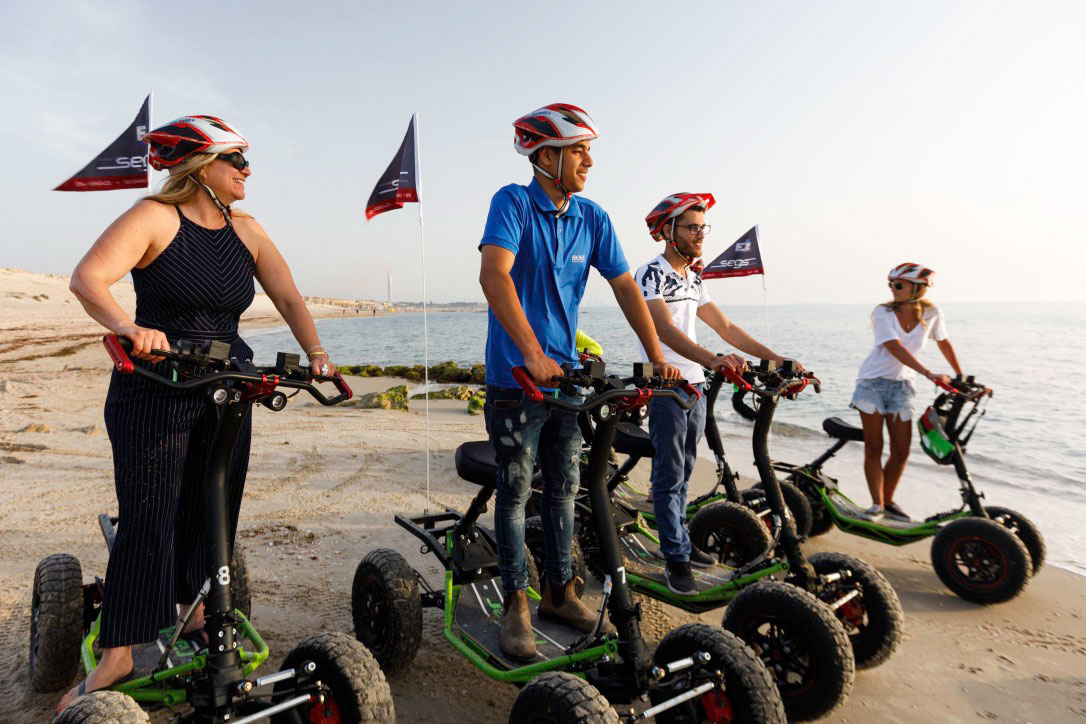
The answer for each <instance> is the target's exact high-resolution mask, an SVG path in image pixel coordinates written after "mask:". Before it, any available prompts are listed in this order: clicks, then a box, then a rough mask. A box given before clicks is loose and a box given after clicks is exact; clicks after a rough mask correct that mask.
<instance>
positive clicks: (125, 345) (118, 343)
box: [102, 334, 354, 406]
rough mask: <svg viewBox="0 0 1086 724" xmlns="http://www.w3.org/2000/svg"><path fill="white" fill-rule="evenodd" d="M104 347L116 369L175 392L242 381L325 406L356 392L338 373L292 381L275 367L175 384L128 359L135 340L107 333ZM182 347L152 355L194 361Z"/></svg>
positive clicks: (343, 399)
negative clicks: (323, 386) (327, 387)
mask: <svg viewBox="0 0 1086 724" xmlns="http://www.w3.org/2000/svg"><path fill="white" fill-rule="evenodd" d="M102 344H103V345H105V348H106V352H108V353H109V356H110V358H111V359H112V360H113V366H114V368H115V369H116V370H117V371H118V372H121V373H122V374H138V375H139V376H141V377H146V378H148V379H151V380H154V381H155V382H158V383H159V384H162V385H165V386H167V387H173V388H175V389H195V388H199V387H207V386H209V385H211V384H214V383H216V382H226V381H228V380H237V381H240V382H248V383H251V384H255V385H261V386H262V387H264V388H266V389H268V391H270V390H271V389H274V388H275V387H289V388H293V389H298V390H305V391H306V392H308V393H309V394H310V395H312V396H313V398H314V399H316V400H317V402H319V403H321V404H322V405H326V406H332V405H338V404H339V403H340V402H343V401H345V400H349V399H350V398H351V397H352V396H353V395H354V393H353V392H352V391H351V388H350V386H349V385H348V384H347V381H346V380H344V379H343V377H342V376H341V375H340V373H339V371H338V370H337V371H336V372H335V373H333V374H331V375H313V374H310V373H309V372H308V371H306V372H305V375H306V377H307V379H302V380H299V379H292V378H289V377H284V376H281V373H280V372H278V371H277V370H275V369H274V368H267V367H265V368H256V371H255V372H240V371H222V372H213V373H211V374H208V375H203V376H201V377H196V378H194V379H190V380H185V381H183V382H175V381H173V380H171V379H169V378H167V377H164V376H162V375H160V374H156V373H155V372H151V371H150V370H147V369H144V368H143V367H137V366H136V365H135V364H134V363H133V362H132V358H131V357H129V356H128V353H129V352H131V351H132V340H130V339H128V338H127V337H118V336H117V335H115V334H107V335H104V336H103V337H102ZM178 349H179V348H178V345H176V344H173V343H171V344H170V349H169V350H161V349H153V350H151V353H152V354H154V355H158V356H161V357H166V358H167V359H173V360H178V361H190V360H187V358H186V356H185V355H183V354H181V353H180V352H179V351H178ZM311 380H316V381H318V382H331V383H332V384H334V385H335V387H336V389H337V390H338V391H339V394H338V395H336V396H335V397H328V396H327V395H325V394H324V393H323V392H321V391H320V389H318V388H317V386H316V385H314V384H313V383H312V382H311Z"/></svg>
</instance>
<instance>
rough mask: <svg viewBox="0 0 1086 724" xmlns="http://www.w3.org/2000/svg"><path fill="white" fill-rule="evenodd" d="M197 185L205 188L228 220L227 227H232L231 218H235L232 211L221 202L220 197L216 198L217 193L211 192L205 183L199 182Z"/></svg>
mask: <svg viewBox="0 0 1086 724" xmlns="http://www.w3.org/2000/svg"><path fill="white" fill-rule="evenodd" d="M196 183H198V184H200V185H201V186H203V187H204V191H206V192H207V195H208V196H210V197H211V200H212V201H213V202H214V203H215V206H217V207H219V211H221V212H222V217H223V218H224V219H226V224H227V226H231V225H232V224H231V223H230V218H231V217H232V216H233V214H232V213H231V211H230V207H229V206H226V205H224V204H223V202H221V201H219V197H218V196H216V195H215V192H214V191H212V190H211V187H210V186H208V185H207V184H205V183H204V182H203V181H199V180H197V182H196Z"/></svg>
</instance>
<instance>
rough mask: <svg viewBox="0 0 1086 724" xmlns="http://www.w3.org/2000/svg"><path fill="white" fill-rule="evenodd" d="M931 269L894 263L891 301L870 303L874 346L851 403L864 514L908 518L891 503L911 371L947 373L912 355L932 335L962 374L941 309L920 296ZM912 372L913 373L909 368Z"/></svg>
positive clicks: (908, 428)
mask: <svg viewBox="0 0 1086 724" xmlns="http://www.w3.org/2000/svg"><path fill="white" fill-rule="evenodd" d="M934 276H935V272H933V271H932V270H931V269H927V268H925V267H922V266H920V265H919V264H911V263H906V264H899V265H898V266H896V267H894V268H893V269H891V270H890V274H889V276H888V279H889V280H890V290H891V291H892V292H893V295H894V299H893V301H891V302H886V303H885V304H880V305H879V306H877V307H875V311H874V312H873V313H872V315H871V318H872V321H873V322H874V326H875V347H874V349H872V350H871V354H869V355H867V359H865V360H864V362H863V364H862V365H860V371H859V373H858V374H857V375H856V391H855V392H854V393H853V395H852V404H851V406H852V407H854V408H856V409H857V410H859V412H860V420H861V421H862V422H863V430H864V475H865V476H866V477H867V487H868V489H869V490H870V491H871V502H872V505H871V507H870V508H868V509H867V516H868V517H869V518H880V517H882V516H883V515H887V516H890V517H893V518H897V519H899V520H909V516H907V515H906V514H905V511H903V510H902V509H901V506H899V505H898V504H897V503H895V502H893V501H894V491H895V490H896V489H897V484H898V481H900V480H901V474H902V472H904V471H905V463H906V461H907V460H908V458H909V446H910V445H911V444H912V432H913V428H912V416H913V403H912V401H913V397H914V396H915V395H916V388H915V387H914V386H913V380H914V379H915V378H916V372H919V373H920V374H922V375H924V376H925V377H927V378H928V379H929V380H931V381H933V382H934V381H935V380H942V381H943V382H944V383H949V382H950V378H949V377H948V376H947V375H937V374H934V373H932V372H931V371H930V370H928V368H927V367H925V366H924V365H923V364H921V363H920V361H919V360H918V359H917V358H918V357H919V356H920V352H921V350H923V349H924V347H925V346H926V345H927V342H928V338H929V337H931V338H934V339H935V343H936V344H937V345H939V351H940V352H942V353H943V356H944V357H945V358H946V361H947V362H949V363H950V366H951V367H953V368H954V371H955V372H956V373H958V374H959V375H960V374H961V373H962V369H961V366H960V365H959V364H958V357H957V355H955V354H954V347H953V346H951V344H950V339H949V338H948V337H947V334H946V325H945V324H944V323H943V312H942V311H941V310H940V309H939V308H938V307H936V306H935V305H934V304H932V303H931V301H929V300H928V299H925V298H924V294H925V293H926V292H927V291H928V289H929V288H930V287H931V286H932V281H933V279H932V277H934ZM914 370H915V372H914ZM884 423H885V425H886V429H887V430H889V432H890V456H889V458H887V460H886V464H885V465H883V464H882V426H883V424H884Z"/></svg>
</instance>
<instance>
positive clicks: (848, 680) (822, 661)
mask: <svg viewBox="0 0 1086 724" xmlns="http://www.w3.org/2000/svg"><path fill="white" fill-rule="evenodd" d="M723 626H724V628H725V629H727V630H728V631H731V632H732V633H734V634H735V635H737V636H738V637H739V638H740V639H742V640H743V642H744V643H746V644H747V645H748V646H750V647H751V648H752V649H753V650H754V653H755V654H757V655H758V657H759V658H760V659H761V660H762V661H763V662H764V663H765V665H766V668H767V669H768V670H769V673H770V675H771V676H773V678H774V680H775V681H776V684H777V690H778V691H779V692H780V694H781V700H782V701H783V702H784V709H785V711H786V712H787V714H788V718H789V720H791V721H807V720H810V719H818V718H820V717H824V716H826V715H827V714H829V713H830V712H831V711H833V710H834V709H836V708H837V707H838V706H840V705H841V704H842V703H844V701H845V699H847V698H848V695H849V692H851V691H852V684H853V682H854V680H855V677H856V663H855V660H854V658H853V656H852V646H851V644H850V643H849V640H848V634H847V633H845V629H844V627H842V626H841V623H840V621H838V620H837V618H836V617H835V616H834V615H833V612H832V611H830V610H829V608H827V607H826V606H825V605H824V604H823V603H821V602H820V601H819V600H818V599H817V598H815V597H814V596H813V595H811V594H810V593H808V592H807V591H804V590H803V589H800V588H797V587H795V586H791V585H788V584H785V583H778V582H775V581H759V582H758V583H755V584H754V585H752V586H750V587H749V588H746V589H744V590H742V591H741V592H740V593H739V595H738V596H736V597H735V599H734V600H732V602H731V604H730V605H729V606H728V610H727V611H726V612H725V613H724V622H723Z"/></svg>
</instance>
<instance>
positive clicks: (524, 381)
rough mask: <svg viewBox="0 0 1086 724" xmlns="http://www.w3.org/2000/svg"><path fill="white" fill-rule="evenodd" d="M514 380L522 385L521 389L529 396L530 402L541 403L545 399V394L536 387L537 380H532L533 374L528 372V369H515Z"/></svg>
mask: <svg viewBox="0 0 1086 724" xmlns="http://www.w3.org/2000/svg"><path fill="white" fill-rule="evenodd" d="M513 379H514V380H516V381H517V384H518V385H520V389H522V390H524V394H525V395H527V396H528V399H529V400H532V401H533V402H539V401H541V400H542V399H543V393H542V392H541V391H540V390H539V388H538V387H536V384H535V380H533V379H532V373H531V372H529V371H528V368H527V367H514V368H513Z"/></svg>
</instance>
